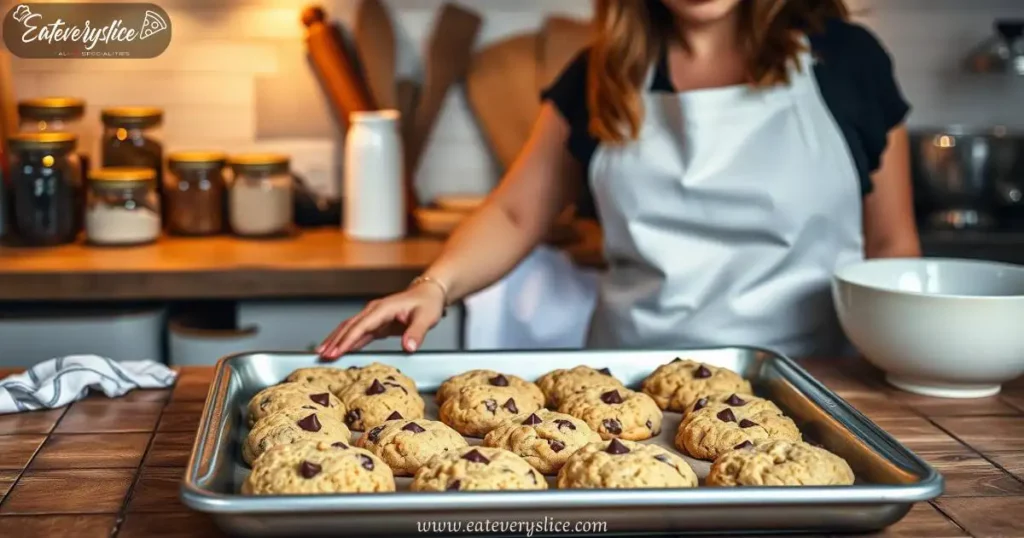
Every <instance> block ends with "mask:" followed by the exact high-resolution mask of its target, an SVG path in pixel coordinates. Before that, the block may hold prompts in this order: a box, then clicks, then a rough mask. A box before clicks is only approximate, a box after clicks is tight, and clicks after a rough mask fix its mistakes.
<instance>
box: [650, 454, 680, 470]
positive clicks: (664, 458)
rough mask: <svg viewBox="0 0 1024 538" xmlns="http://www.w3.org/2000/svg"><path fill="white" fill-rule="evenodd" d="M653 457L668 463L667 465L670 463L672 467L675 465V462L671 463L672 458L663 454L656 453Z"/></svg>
mask: <svg viewBox="0 0 1024 538" xmlns="http://www.w3.org/2000/svg"><path fill="white" fill-rule="evenodd" d="M654 459H656V460H658V461H660V462H662V463H667V464H669V465H671V466H673V467H675V466H676V464H675V463H672V458H669V457H668V456H667V455H665V454H658V455H656V456H654Z"/></svg>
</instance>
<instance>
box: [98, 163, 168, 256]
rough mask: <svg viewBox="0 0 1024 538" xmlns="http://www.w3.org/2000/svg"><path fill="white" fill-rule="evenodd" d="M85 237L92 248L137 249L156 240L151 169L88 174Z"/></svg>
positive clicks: (157, 222)
mask: <svg viewBox="0 0 1024 538" xmlns="http://www.w3.org/2000/svg"><path fill="white" fill-rule="evenodd" d="M85 237H86V239H87V240H88V241H89V242H90V243H92V244H94V245H141V244H144V243H151V242H153V241H156V239H157V238H158V237H160V198H159V196H157V192H156V171H154V170H153V169H152V168H139V167H112V168H100V169H98V170H93V171H92V172H91V173H90V174H89V196H88V201H87V204H86V209H85Z"/></svg>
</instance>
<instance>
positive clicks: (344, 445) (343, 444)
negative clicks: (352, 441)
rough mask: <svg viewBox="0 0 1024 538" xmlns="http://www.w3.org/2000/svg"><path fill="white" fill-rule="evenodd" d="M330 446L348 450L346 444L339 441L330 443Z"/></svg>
mask: <svg viewBox="0 0 1024 538" xmlns="http://www.w3.org/2000/svg"><path fill="white" fill-rule="evenodd" d="M331 446H333V447H334V448H340V449H342V450H348V445H346V444H345V443H342V442H341V441H338V442H337V443H331Z"/></svg>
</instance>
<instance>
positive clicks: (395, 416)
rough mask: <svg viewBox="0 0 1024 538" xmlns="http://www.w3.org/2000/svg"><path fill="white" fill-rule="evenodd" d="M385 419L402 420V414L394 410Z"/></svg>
mask: <svg viewBox="0 0 1024 538" xmlns="http://www.w3.org/2000/svg"><path fill="white" fill-rule="evenodd" d="M385 420H402V414H401V413H399V412H398V411H393V412H392V413H391V414H390V415H388V418H386V419H385Z"/></svg>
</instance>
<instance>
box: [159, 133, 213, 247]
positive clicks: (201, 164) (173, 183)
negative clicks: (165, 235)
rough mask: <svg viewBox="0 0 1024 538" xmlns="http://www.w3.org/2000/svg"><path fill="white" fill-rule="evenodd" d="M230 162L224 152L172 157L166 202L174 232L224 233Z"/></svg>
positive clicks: (168, 166)
mask: <svg viewBox="0 0 1024 538" xmlns="http://www.w3.org/2000/svg"><path fill="white" fill-rule="evenodd" d="M226 161H227V156H226V155H224V154H223V153H217V152H210V151H186V152H178V153H173V154H171V155H170V156H168V158H167V168H168V172H169V174H168V177H167V185H166V186H165V190H164V194H165V197H164V202H165V203H166V205H167V215H168V223H167V224H168V229H169V230H170V232H171V233H176V234H182V235H213V234H218V233H220V232H221V231H223V229H224V163H225V162H226Z"/></svg>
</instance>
